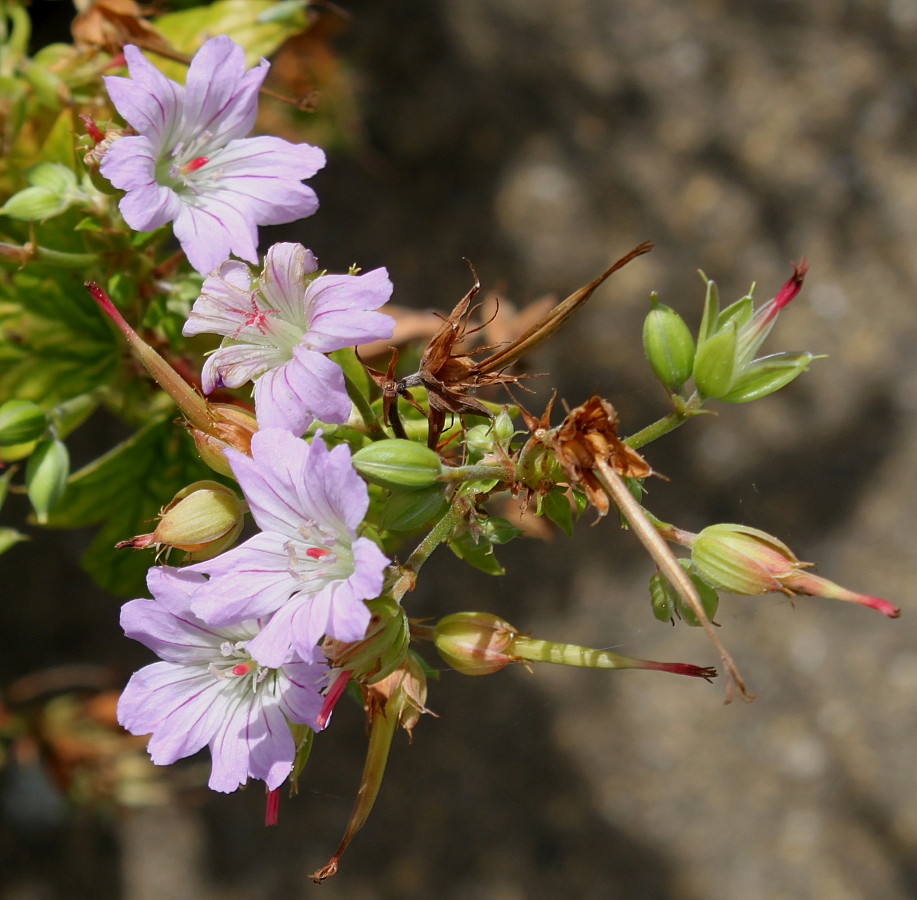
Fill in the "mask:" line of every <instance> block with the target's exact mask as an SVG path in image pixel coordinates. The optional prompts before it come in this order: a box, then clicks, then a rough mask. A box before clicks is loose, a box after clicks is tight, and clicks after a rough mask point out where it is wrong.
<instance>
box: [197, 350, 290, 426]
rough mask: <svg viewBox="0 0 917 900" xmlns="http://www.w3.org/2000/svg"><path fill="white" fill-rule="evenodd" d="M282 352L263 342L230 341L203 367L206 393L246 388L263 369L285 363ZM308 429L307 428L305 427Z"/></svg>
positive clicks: (202, 377)
mask: <svg viewBox="0 0 917 900" xmlns="http://www.w3.org/2000/svg"><path fill="white" fill-rule="evenodd" d="M278 357H281V353H280V352H279V351H278V350H277V349H276V348H275V347H270V346H267V347H266V346H264V345H261V344H229V345H227V346H225V347H220V349H219V350H215V351H214V352H213V353H211V354H210V356H208V357H207V361H206V362H205V363H204V368H203V369H202V370H201V386H202V387H203V389H204V393H205V394H209V393H210V392H211V391H213V390H214V389H215V388H217V387H228V388H238V387H242V385H243V384H245V383H246V382H248V381H251V380H252V379H253V378H257V377H258V376H259V375H261V373H262V372H266V371H268V369H272V368H273V367H275V366H277V365H281V364H282V362H283V361H282V359H280V358H278ZM303 431H305V428H303Z"/></svg>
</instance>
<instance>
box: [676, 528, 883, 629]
mask: <svg viewBox="0 0 917 900" xmlns="http://www.w3.org/2000/svg"><path fill="white" fill-rule="evenodd" d="M682 540H683V542H684V543H686V544H687V545H688V546H690V547H691V561H692V564H693V566H694V569H695V571H696V572H697V573H698V574H699V575H700V576H701V577H702V578H703V579H704V580H705V581H707V582H708V583H709V584H711V585H713V586H714V587H718V588H722V589H723V590H726V591H731V592H732V593H734V594H747V595H756V594H767V593H770V592H771V591H783V593H785V594H789V595H795V594H807V595H810V596H815V597H829V598H831V599H835V600H847V601H850V602H852V603H859V604H860V605H861V606H868V607H871V608H872V609H877V610H879V612H881V613H884V614H885V615H886V616H889V617H890V618H895V617H897V616H898V615H899V614H900V610H899V609H898V607H896V606H893V605H892V604H891V603H889V602H888V601H886V600H881V599H879V598H878V597H871V596H869V595H868V594H858V593H856V592H854V591H849V590H847V589H846V588H843V587H841V586H840V585H837V584H835V583H834V582H833V581H828V580H827V579H825V578H821V577H820V576H818V575H814V574H812V573H811V572H808V571H806V569H807V568H808V567H809V566H810V565H811V563H805V562H800V561H799V560H798V559H797V558H796V556H795V555H794V553H793V551H792V550H790V548H789V547H787V546H786V544H784V543H783V542H782V541H780V540H778V539H777V538H775V537H773V536H772V535H769V534H767V533H766V532H764V531H761V530H759V529H757V528H750V527H748V526H747V525H730V524H720V525H710V526H708V527H707V528H705V529H704V530H703V531H701V532H700V534H697V535H683V536H682Z"/></svg>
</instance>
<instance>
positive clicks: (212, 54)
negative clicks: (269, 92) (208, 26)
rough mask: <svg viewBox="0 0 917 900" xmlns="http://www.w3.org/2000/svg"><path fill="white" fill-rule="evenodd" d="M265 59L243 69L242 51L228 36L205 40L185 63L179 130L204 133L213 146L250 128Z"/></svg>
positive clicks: (189, 134)
mask: <svg viewBox="0 0 917 900" xmlns="http://www.w3.org/2000/svg"><path fill="white" fill-rule="evenodd" d="M268 68H269V63H268V61H267V60H266V59H262V60H261V62H260V63H259V64H258V66H256V67H255V68H254V69H250V70H249V71H248V72H246V71H245V53H244V52H243V50H242V48H241V47H240V46H239V45H238V44H236V43H235V42H234V41H233V40H232V39H231V38H230V37H229V36H228V35H225V34H221V35H217V36H216V37H213V38H210V40H208V41H205V42H204V43H203V44H202V45H201V47H200V49H199V50H198V51H197V53H195V54H194V58H193V59H192V60H191V64H190V65H189V66H188V76H187V78H186V79H185V123H184V128H183V132H184V134H185V135H186V136H187V138H193V137H196V136H197V135H199V134H201V133H203V132H206V133H207V134H208V135H209V138H208V141H209V143H213V144H216V145H217V146H219V145H222V144H225V143H226V142H228V141H231V140H233V139H234V138H238V137H242V136H243V135H245V134H247V133H248V132H249V131H251V129H252V126H253V125H254V124H255V116H256V115H257V112H258V89H259V88H260V87H261V83H262V82H263V81H264V78H265V76H266V75H267V70H268Z"/></svg>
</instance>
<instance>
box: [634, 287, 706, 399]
mask: <svg viewBox="0 0 917 900" xmlns="http://www.w3.org/2000/svg"><path fill="white" fill-rule="evenodd" d="M650 303H651V304H652V309H651V310H650V311H649V313H647V316H646V319H644V321H643V353H644V355H645V356H646V359H647V362H648V363H649V364H650V368H652V370H653V374H654V375H655V376H656V377H657V378H658V379H659V380H660V381H661V382H662V384H663V385H664V386H665V388H666V390H668V391H670V392H671V393H675V392H677V391H679V390H681V386H682V385H683V384H684V383H685V382H686V381H687V380H688V378H690V377H691V372H692V370H693V368H694V338H693V337H692V336H691V332H690V330H689V329H688V326H687V325H686V324H685V321H684V319H682V317H681V316H680V315H678V313H677V312H675V310H674V309H671V308H670V307H668V306H663V305H662V304H661V303H659V302H658V301H657V300H656V295H655V294H653V295H652V296H651V297H650Z"/></svg>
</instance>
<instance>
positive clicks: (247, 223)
mask: <svg viewBox="0 0 917 900" xmlns="http://www.w3.org/2000/svg"><path fill="white" fill-rule="evenodd" d="M173 228H174V230H175V237H176V238H178V242H179V243H180V244H181V246H182V250H184V251H185V254H186V255H187V257H188V262H190V263H191V265H192V266H193V267H194V268H195V269H197V271H198V272H203V273H205V274H206V273H209V272H212V271H213V270H214V269H215V268H216V267H217V266H218V265H219V264H220V263H221V262H223V260H225V259H226V258H227V257H228V256H229V255H230V253H235V254H236V256H241V257H242V259H247V260H248V261H249V262H256V261H257V259H258V247H257V242H258V234H257V228H256V223H255V222H252V221H251V220H249V219H247V218H246V217H245V216H244V215H242V214H240V213H239V211H238V210H236V209H234V208H233V207H232V205H231V204H230V203H228V202H227V201H226V200H225V199H224V198H223V197H222V196H221V195H220V193H219V192H215V193H212V194H210V195H207V196H205V197H203V198H200V199H199V201H198V205H191V204H190V203H188V202H185V203H183V204H182V207H181V210H180V211H179V213H178V215H177V216H176V218H175V224H174V225H173Z"/></svg>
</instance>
